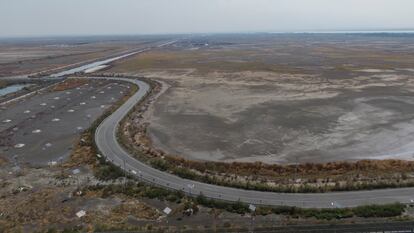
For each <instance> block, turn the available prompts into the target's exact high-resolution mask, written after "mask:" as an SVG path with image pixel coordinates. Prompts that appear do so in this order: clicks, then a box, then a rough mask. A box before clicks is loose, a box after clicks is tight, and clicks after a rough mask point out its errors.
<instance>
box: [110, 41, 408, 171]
mask: <svg viewBox="0 0 414 233" xmlns="http://www.w3.org/2000/svg"><path fill="white" fill-rule="evenodd" d="M413 42H414V37H413V36H412V35H406V34H391V35H390V34H299V35H295V34H286V35H285V34H257V35H256V34H255V35H215V36H204V37H195V38H189V39H186V40H183V41H181V42H179V43H177V44H175V45H174V46H173V47H169V48H166V49H158V50H152V51H150V52H148V53H144V54H140V55H137V56H135V57H133V58H130V59H128V60H126V61H122V62H118V63H116V64H115V65H114V67H113V68H112V69H111V70H109V72H117V73H128V74H134V75H137V74H138V75H143V76H145V77H150V78H154V79H157V80H161V81H163V82H164V83H165V86H167V87H168V88H165V92H163V93H162V95H161V96H160V97H159V99H158V100H157V101H156V102H155V104H154V105H153V106H152V107H150V109H149V112H148V114H147V118H146V120H147V121H148V123H149V126H148V131H147V136H148V137H149V139H150V140H151V142H152V144H153V145H154V146H155V147H156V148H159V149H162V150H163V151H166V152H167V153H169V154H174V155H179V156H183V157H185V158H189V159H195V160H203V161H225V162H232V161H243V162H255V161H261V162H264V163H272V164H273V163H277V164H291V163H305V162H312V163H320V162H330V161H355V160H360V159H406V160H413V158H414V157H413V155H414V144H413V143H412V142H413V139H414V127H413V120H412V119H413V116H414V111H413V109H414V108H413V105H414V83H413V75H414V69H413V68H414V53H413V52H414V43H413Z"/></svg>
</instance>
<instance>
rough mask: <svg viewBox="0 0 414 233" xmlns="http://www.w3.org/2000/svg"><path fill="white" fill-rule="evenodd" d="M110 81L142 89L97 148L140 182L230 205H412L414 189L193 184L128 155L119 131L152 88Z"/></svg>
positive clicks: (107, 124)
mask: <svg viewBox="0 0 414 233" xmlns="http://www.w3.org/2000/svg"><path fill="white" fill-rule="evenodd" d="M108 79H110V80H118V81H128V82H132V83H135V84H137V85H138V86H139V90H138V92H137V93H136V94H134V95H133V96H132V97H131V98H130V99H129V100H128V101H127V102H126V103H125V104H124V105H122V106H121V107H120V108H119V109H118V110H116V111H115V112H114V113H113V114H112V115H111V116H109V117H108V118H106V119H105V120H104V121H103V122H102V123H101V125H100V126H99V127H98V128H97V130H96V134H95V140H96V144H97V146H98V148H99V150H100V151H101V153H102V154H103V155H104V156H105V157H106V158H108V159H109V160H110V161H112V162H113V163H114V164H115V165H117V166H120V167H121V168H123V169H126V170H128V171H129V172H131V174H132V175H134V176H136V177H137V178H139V179H142V180H145V181H147V182H151V183H153V184H156V185H159V186H162V187H166V188H170V189H174V190H182V191H184V192H185V193H187V194H190V195H198V194H200V193H202V194H203V195H205V196H206V197H209V198H214V199H221V200H226V201H238V200H240V201H242V202H245V203H251V204H263V205H274V206H278V205H286V206H299V207H316V208H337V207H352V206H357V205H363V204H374V203H375V204H384V203H393V202H401V203H409V202H411V200H412V199H414V188H401V189H382V190H372V191H353V192H333V193H318V194H316V193H313V194H293V193H291V194H289V193H272V192H260V191H248V190H241V189H235V188H229V187H223V186H217V185H210V184H205V183H200V182H195V181H192V180H187V179H182V178H180V177H177V176H174V175H172V174H169V173H166V172H162V171H160V170H157V169H155V168H152V167H150V166H148V165H146V164H144V163H142V162H140V161H138V160H136V159H135V158H133V157H132V156H131V155H130V154H129V153H128V152H126V151H125V150H124V149H123V148H122V147H121V145H120V144H119V143H118V141H117V139H116V131H117V127H118V125H119V123H120V121H121V120H122V118H123V117H124V116H125V115H126V114H127V113H128V112H129V111H130V110H131V109H132V108H133V106H134V105H135V104H137V103H138V102H139V101H140V100H141V99H142V98H144V97H145V95H146V93H147V92H148V91H149V89H150V87H149V85H148V84H147V83H145V82H143V81H139V80H133V79H126V78H108Z"/></svg>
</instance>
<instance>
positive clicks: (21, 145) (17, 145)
mask: <svg viewBox="0 0 414 233" xmlns="http://www.w3.org/2000/svg"><path fill="white" fill-rule="evenodd" d="M24 146H25V145H24V144H23V143H19V144H16V145H14V148H22V147H24Z"/></svg>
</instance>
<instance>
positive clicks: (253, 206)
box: [249, 204, 256, 212]
mask: <svg viewBox="0 0 414 233" xmlns="http://www.w3.org/2000/svg"><path fill="white" fill-rule="evenodd" d="M249 210H251V211H252V212H254V211H256V206H255V205H252V204H250V205H249Z"/></svg>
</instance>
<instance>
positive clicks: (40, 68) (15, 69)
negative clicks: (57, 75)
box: [0, 36, 166, 77]
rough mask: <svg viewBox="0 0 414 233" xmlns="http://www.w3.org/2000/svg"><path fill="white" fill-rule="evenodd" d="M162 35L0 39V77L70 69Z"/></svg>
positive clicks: (158, 39)
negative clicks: (74, 65)
mask: <svg viewBox="0 0 414 233" xmlns="http://www.w3.org/2000/svg"><path fill="white" fill-rule="evenodd" d="M164 39H166V38H165V36H139V37H127V36H126V37H109V36H107V37H83V38H82V37H77V38H75V37H60V38H59V37H57V38H32V39H15V38H14V39H1V40H0V77H8V76H19V75H27V74H35V73H37V72H46V71H51V70H56V69H61V68H65V67H69V66H70V65H73V64H78V65H79V64H82V63H83V62H87V61H93V60H95V59H101V58H103V57H106V56H111V55H114V54H117V53H121V52H125V51H128V50H131V49H139V48H144V47H147V46H149V45H151V44H154V43H156V42H159V41H162V40H164Z"/></svg>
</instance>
